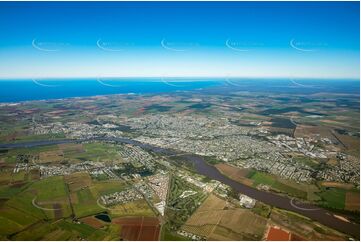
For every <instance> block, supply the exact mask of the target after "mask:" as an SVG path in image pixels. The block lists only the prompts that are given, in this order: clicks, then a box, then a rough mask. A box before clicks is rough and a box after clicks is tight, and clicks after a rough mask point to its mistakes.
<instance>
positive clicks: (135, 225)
mask: <svg viewBox="0 0 361 242" xmlns="http://www.w3.org/2000/svg"><path fill="white" fill-rule="evenodd" d="M113 223H114V224H118V225H120V227H121V234H120V237H121V239H123V240H132V241H139V240H143V241H144V240H148V241H154V240H158V239H159V231H160V224H159V220H158V219H157V218H154V217H135V218H134V217H133V218H117V219H114V220H113Z"/></svg>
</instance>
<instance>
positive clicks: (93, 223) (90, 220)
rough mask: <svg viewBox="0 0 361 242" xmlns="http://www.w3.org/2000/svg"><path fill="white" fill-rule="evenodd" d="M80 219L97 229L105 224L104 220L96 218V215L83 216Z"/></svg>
mask: <svg viewBox="0 0 361 242" xmlns="http://www.w3.org/2000/svg"><path fill="white" fill-rule="evenodd" d="M80 221H81V222H83V223H85V224H87V225H89V226H91V227H93V228H95V229H100V228H102V227H103V226H104V222H102V221H101V220H100V219H97V218H95V217H94V216H89V217H85V218H81V219H80Z"/></svg>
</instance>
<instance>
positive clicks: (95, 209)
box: [72, 188, 104, 218]
mask: <svg viewBox="0 0 361 242" xmlns="http://www.w3.org/2000/svg"><path fill="white" fill-rule="evenodd" d="M75 194H76V197H77V202H76V203H75V202H73V201H72V205H73V208H74V213H75V215H76V217H78V218H81V217H85V216H89V215H93V214H97V213H101V212H103V211H104V209H103V208H101V207H100V206H99V205H98V203H97V199H98V198H97V197H95V196H94V195H93V194H92V193H91V191H90V190H89V188H85V189H82V190H79V191H77V192H75Z"/></svg>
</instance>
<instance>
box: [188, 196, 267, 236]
mask: <svg viewBox="0 0 361 242" xmlns="http://www.w3.org/2000/svg"><path fill="white" fill-rule="evenodd" d="M266 224H267V220H266V219H265V218H263V217H261V216H259V215H257V214H254V213H253V212H252V211H250V210H248V209H241V208H235V207H232V206H231V207H229V205H228V202H227V201H225V200H223V199H220V198H218V197H216V196H215V195H210V196H209V197H208V198H207V199H206V201H205V202H204V203H203V204H202V205H201V206H200V207H199V208H198V209H197V210H196V212H195V213H194V214H193V215H192V216H191V217H190V218H189V219H188V220H187V222H186V223H185V225H184V226H183V227H182V229H183V230H185V231H188V232H191V233H194V234H197V235H201V236H202V237H205V238H207V239H208V240H259V239H261V238H262V236H263V234H264V231H265V228H266Z"/></svg>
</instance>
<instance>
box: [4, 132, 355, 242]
mask: <svg viewBox="0 0 361 242" xmlns="http://www.w3.org/2000/svg"><path fill="white" fill-rule="evenodd" d="M97 140H102V141H116V142H120V143H125V144H133V145H136V146H139V147H141V148H143V149H145V150H148V151H153V152H155V153H158V154H162V155H178V157H183V158H184V159H186V160H188V161H189V162H191V163H192V164H194V167H195V169H196V171H197V172H198V173H199V174H201V175H204V176H206V177H208V178H210V179H214V180H217V181H220V182H222V183H224V184H226V185H228V186H230V187H232V188H233V189H234V190H235V191H237V192H240V193H243V194H245V195H247V196H249V197H252V198H254V199H256V200H258V201H261V202H263V203H265V204H268V205H271V206H274V207H278V208H281V209H285V210H289V211H292V212H296V213H298V214H301V215H303V216H305V217H308V218H311V219H312V220H315V221H317V222H320V223H321V224H324V225H326V226H328V227H331V228H334V229H336V230H338V231H341V232H344V233H346V234H349V235H352V236H354V237H355V238H357V239H358V238H359V237H360V225H359V224H355V223H352V222H346V221H343V220H341V219H338V218H336V217H335V216H333V214H334V213H333V212H331V211H328V210H326V209H323V208H320V207H317V206H314V205H310V204H306V203H301V202H299V201H295V200H294V199H292V198H289V197H286V196H281V195H277V194H274V193H270V192H266V191H261V190H257V189H255V188H253V187H249V186H246V185H244V184H241V183H239V182H237V181H234V180H232V179H230V178H228V177H226V176H224V175H223V174H222V173H221V172H219V171H218V170H217V169H216V168H215V167H214V166H211V165H209V164H208V163H207V162H206V161H205V160H204V159H203V157H201V156H198V155H189V154H185V155H182V154H181V153H180V152H178V151H175V150H171V149H165V148H160V147H156V146H153V145H149V144H145V143H141V142H139V141H136V140H131V139H127V138H97ZM77 141H78V142H79V140H77ZM80 141H85V140H80ZM72 142H76V141H75V140H47V141H32V142H24V143H11V144H0V149H13V148H27V147H36V146H44V145H56V144H64V143H72Z"/></svg>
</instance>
